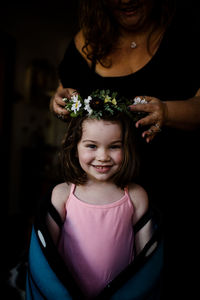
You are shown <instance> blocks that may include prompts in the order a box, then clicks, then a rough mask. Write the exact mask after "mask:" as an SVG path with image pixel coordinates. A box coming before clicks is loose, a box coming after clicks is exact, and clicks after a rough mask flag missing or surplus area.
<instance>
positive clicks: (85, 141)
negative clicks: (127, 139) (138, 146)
mask: <svg viewBox="0 0 200 300" xmlns="http://www.w3.org/2000/svg"><path fill="white" fill-rule="evenodd" d="M83 143H98V141H93V140H83ZM117 143H122V140H116V141H113V142H111V143H110V144H117Z"/></svg>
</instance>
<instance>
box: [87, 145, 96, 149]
mask: <svg viewBox="0 0 200 300" xmlns="http://www.w3.org/2000/svg"><path fill="white" fill-rule="evenodd" d="M86 147H87V148H91V149H95V148H96V145H94V144H88V145H86Z"/></svg>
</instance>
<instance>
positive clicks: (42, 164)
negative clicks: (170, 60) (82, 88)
mask: <svg viewBox="0 0 200 300" xmlns="http://www.w3.org/2000/svg"><path fill="white" fill-rule="evenodd" d="M198 2H199V1H194V0H192V1H189V2H188V1H186V0H184V1H179V5H180V7H181V8H182V10H183V13H184V14H185V16H186V21H187V22H193V24H194V27H195V28H197V32H198V33H199V19H198V16H199V4H198ZM77 8H78V0H71V1H69V0H66V1H59V0H57V1H55V2H53V3H51V2H50V1H47V0H40V1H37V0H35V1H27V3H24V2H20V1H6V3H4V4H3V5H2V4H1V8H0V134H1V155H0V159H1V217H0V220H1V240H2V247H1V248H2V249H3V251H4V257H3V260H4V265H5V266H4V267H3V268H1V271H3V281H1V282H3V285H4V286H5V289H6V294H7V295H8V296H7V298H5V299H23V298H24V294H23V291H24V282H25V280H24V276H25V275H24V274H25V272H23V270H26V267H24V262H26V258H27V250H28V241H29V237H30V231H31V225H32V222H33V218H34V214H35V211H36V208H37V205H38V203H39V202H40V200H41V199H42V198H43V197H44V195H45V194H46V193H47V191H48V189H49V188H50V187H51V186H52V185H54V184H56V183H57V182H60V169H59V159H58V152H59V147H60V143H61V140H62V137H63V134H64V123H63V122H61V121H59V120H58V119H57V118H56V117H55V116H53V115H52V114H51V113H50V111H49V101H50V97H51V95H52V94H53V93H54V91H55V89H56V87H57V84H58V78H57V71H56V69H57V66H58V64H59V62H60V61H61V59H62V57H63V54H64V52H65V49H66V47H67V45H68V43H69V41H70V40H71V38H72V37H73V35H74V34H75V33H76V31H77V29H78V20H77ZM198 39H199V38H198V37H197V42H198ZM186 42H187V39H186ZM183 46H184V45H183ZM191 46H195V45H191ZM194 71H195V70H194ZM198 71H199V70H198ZM19 262H20V267H21V270H22V271H21V273H22V274H23V275H22V276H21V279H20V280H21V283H20V280H18V284H16V280H15V282H14V279H12V280H11V279H10V276H11V273H12V272H15V271H16V270H17V268H18V267H16V266H18V264H19ZM21 262H22V263H21ZM23 267H24V269H23ZM18 269H19V268H18ZM13 270H14V271H13ZM10 282H11V283H10ZM20 284H21V285H20Z"/></svg>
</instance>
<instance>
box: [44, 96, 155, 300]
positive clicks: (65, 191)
mask: <svg viewBox="0 0 200 300" xmlns="http://www.w3.org/2000/svg"><path fill="white" fill-rule="evenodd" d="M88 99H89V100H91V98H88ZM106 99H107V100H106V101H109V103H110V104H109V105H110V106H109V109H108V111H107V112H106V109H107V107H108V103H106V101H104V103H103V105H104V106H103V107H102V106H101V105H102V104H101V103H100V102H101V101H100V99H97V98H96V100H95V105H97V106H98V105H99V107H100V106H101V107H100V111H99V110H98V109H99V108H98V107H95V109H96V112H95V110H94V109H93V110H92V109H91V107H90V115H88V114H87V115H85V114H84V115H80V116H77V117H76V118H72V119H71V120H70V122H69V124H68V127H67V132H66V137H65V140H64V142H63V155H62V161H63V168H64V175H65V181H66V182H65V183H61V184H59V185H57V186H56V187H55V188H54V190H53V193H52V199H51V202H52V204H53V206H54V207H55V208H56V210H57V211H58V212H59V214H60V216H61V218H62V222H63V226H62V229H61V230H59V227H58V226H57V225H56V223H55V222H54V221H53V219H52V217H51V216H48V227H49V230H50V233H51V235H52V238H53V240H54V242H55V244H56V245H57V247H58V251H59V253H60V255H61V257H62V258H63V260H64V262H65V264H66V265H67V267H68V268H69V270H70V272H71V274H72V275H73V277H74V279H75V280H76V282H77V283H78V285H79V287H80V289H81V290H82V292H83V294H84V295H85V298H86V299H93V298H94V297H96V296H97V295H98V294H99V293H100V292H101V291H102V290H103V288H104V287H105V286H106V285H108V283H109V282H111V281H112V280H113V279H114V278H115V277H116V276H117V275H118V274H119V273H120V272H122V271H123V270H124V269H125V268H126V267H127V266H128V265H129V264H130V263H131V262H132V261H133V259H134V256H135V255H136V254H138V253H139V252H140V250H141V249H142V248H143V247H144V245H145V243H146V242H147V240H148V239H149V237H150V236H151V223H150V222H148V223H147V224H146V225H145V226H144V228H143V229H142V230H140V231H139V232H138V234H137V235H135V236H134V230H133V225H134V224H135V223H136V222H137V221H138V220H139V219H140V218H141V217H142V216H143V215H144V213H145V212H146V211H147V209H148V196H147V193H146V192H145V190H144V189H143V188H142V187H141V186H139V185H137V184H136V183H134V180H135V178H136V175H137V169H138V158H137V154H136V144H137V142H136V133H135V126H134V124H135V122H134V121H133V120H132V119H131V118H130V117H129V116H128V115H127V114H126V113H125V112H123V111H115V108H116V107H117V102H116V99H113V100H112V99H111V98H110V97H107V98H106ZM75 101H77V102H76V104H77V105H76V107H81V104H80V103H79V102H78V98H76V99H75ZM111 101H113V103H114V104H112V103H111ZM91 102H92V101H91ZM85 103H86V102H85ZM78 104H79V105H78ZM100 104H101V105H100ZM87 105H88V102H87ZM72 107H73V109H74V107H75V106H74V103H73V105H72ZM112 110H113V111H112ZM74 111H75V110H74ZM91 111H92V112H91ZM110 112H112V113H110ZM77 113H79V112H78V111H75V114H77ZM73 114H74V112H73ZM100 114H101V118H97V115H100Z"/></svg>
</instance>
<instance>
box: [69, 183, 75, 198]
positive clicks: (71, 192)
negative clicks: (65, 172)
mask: <svg viewBox="0 0 200 300" xmlns="http://www.w3.org/2000/svg"><path fill="white" fill-rule="evenodd" d="M75 187H76V185H75V184H74V183H72V184H71V188H70V196H71V194H73V193H74V190H75Z"/></svg>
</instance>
